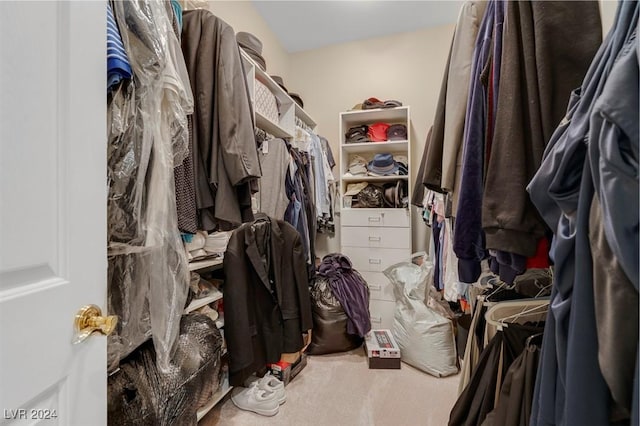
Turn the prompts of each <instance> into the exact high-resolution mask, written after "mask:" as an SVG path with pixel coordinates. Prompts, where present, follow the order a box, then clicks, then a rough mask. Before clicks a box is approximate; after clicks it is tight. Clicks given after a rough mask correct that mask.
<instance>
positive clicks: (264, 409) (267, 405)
mask: <svg viewBox="0 0 640 426" xmlns="http://www.w3.org/2000/svg"><path fill="white" fill-rule="evenodd" d="M231 401H233V403H234V404H235V406H236V407H238V408H239V409H241V410H246V411H253V412H254V413H257V414H260V415H263V416H275V415H276V414H278V411H279V409H280V404H279V403H278V398H277V396H276V394H275V392H270V391H267V390H264V389H260V388H259V387H258V382H257V381H256V382H253V383H252V384H251V385H250V386H249V387H248V388H240V387H238V388H234V389H233V392H232V394H231Z"/></svg>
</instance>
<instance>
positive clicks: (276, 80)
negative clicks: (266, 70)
mask: <svg viewBox="0 0 640 426" xmlns="http://www.w3.org/2000/svg"><path fill="white" fill-rule="evenodd" d="M271 78H272V79H273V81H275V82H276V83H278V86H280V87H282V90H284V91H285V92H287V93H289V91H288V90H287V87H286V86H285V85H284V80H283V79H282V77H280V76H279V75H272V76H271Z"/></svg>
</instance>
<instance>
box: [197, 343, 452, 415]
mask: <svg viewBox="0 0 640 426" xmlns="http://www.w3.org/2000/svg"><path fill="white" fill-rule="evenodd" d="M458 379H459V376H457V375H456V376H450V377H445V378H441V379H439V378H436V377H433V376H431V375H429V374H427V373H423V372H422V371H420V370H417V369H415V368H413V367H411V366H409V365H407V364H404V363H403V364H402V368H401V369H400V370H369V368H368V366H367V360H366V357H365V354H364V351H363V349H362V348H359V349H356V350H354V351H351V352H346V353H344V354H338V355H323V356H311V357H309V359H308V364H307V366H306V367H305V369H304V370H302V372H301V373H300V374H299V375H298V376H297V377H296V378H295V379H294V380H293V381H292V382H291V383H289V385H288V386H287V388H286V390H287V402H286V403H285V404H283V405H282V406H280V412H279V413H278V414H276V415H275V416H273V417H264V416H260V415H258V414H254V413H251V412H247V411H242V410H240V409H238V408H236V406H235V405H233V402H232V401H231V399H229V397H227V399H226V400H224V401H222V402H221V403H219V404H218V406H216V407H215V408H214V409H213V410H212V411H211V412H209V414H208V415H207V416H206V417H205V418H204V419H202V421H201V422H200V425H205V426H213V425H224V426H227V425H229V426H232V425H237V426H253V425H255V426H258V425H278V426H280V425H286V426H289V425H291V426H293V425H295V426H325V425H326V426H342V425H345V426H347V425H348V426H370V425H371V426H374V425H375V426H387V425H388V426H404V425H407V426H418V425H419V426H444V425H446V424H447V421H448V419H449V412H450V411H451V407H453V404H454V403H455V400H456V398H457V387H458Z"/></svg>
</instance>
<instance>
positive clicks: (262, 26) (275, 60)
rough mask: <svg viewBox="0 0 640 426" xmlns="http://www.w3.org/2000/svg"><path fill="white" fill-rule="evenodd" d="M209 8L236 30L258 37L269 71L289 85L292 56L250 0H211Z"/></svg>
mask: <svg viewBox="0 0 640 426" xmlns="http://www.w3.org/2000/svg"><path fill="white" fill-rule="evenodd" d="M209 10H210V11H211V13H213V14H214V15H216V16H217V17H219V18H220V19H222V20H224V21H225V22H226V23H228V24H229V25H231V26H232V27H233V29H234V30H235V31H236V32H240V31H246V32H249V33H251V34H253V35H255V36H256V37H258V38H259V39H260V41H261V42H262V56H263V57H264V59H265V61H266V63H267V73H269V74H271V75H279V76H281V77H282V78H283V79H284V81H285V84H287V85H288V76H289V74H290V56H289V54H288V53H287V51H285V50H284V48H283V47H282V45H281V44H280V41H278V39H277V37H276V35H275V34H274V32H273V31H271V28H269V26H268V25H267V23H266V21H265V20H264V19H263V18H262V16H260V14H259V13H258V11H257V10H256V8H255V7H253V5H252V4H251V2H250V1H224V0H213V1H209Z"/></svg>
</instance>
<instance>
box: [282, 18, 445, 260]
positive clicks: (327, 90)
mask: <svg viewBox="0 0 640 426" xmlns="http://www.w3.org/2000/svg"><path fill="white" fill-rule="evenodd" d="M453 29H454V26H453V25H447V26H441V27H436V28H431V29H425V30H420V31H414V32H409V33H403V34H396V35H392V36H387V37H379V38H372V39H368V40H362V41H355V42H350V43H345V44H340V45H335V46H329V47H324V48H320V49H315V50H310V51H306V52H301V53H296V54H292V55H291V70H292V73H291V75H290V76H289V81H290V83H289V85H290V86H291V87H294V88H295V89H296V90H297V91H298V93H300V95H301V96H302V98H303V100H304V106H305V110H306V111H307V112H309V114H310V115H311V116H312V117H313V118H314V120H316V122H317V123H318V130H319V133H320V134H322V135H323V136H325V137H326V138H327V139H329V141H330V143H331V148H332V150H333V152H334V154H335V156H336V159H337V158H338V155H339V143H340V135H339V134H338V132H339V123H338V121H339V120H338V114H339V113H340V112H341V111H346V110H349V109H350V108H352V107H353V106H354V105H355V104H357V103H360V102H362V101H363V100H364V99H366V98H369V97H372V96H373V97H377V98H378V99H381V100H388V99H396V100H399V101H401V102H402V103H403V104H404V105H409V106H410V107H411V141H412V149H411V155H412V160H411V162H412V164H411V168H412V171H413V173H412V174H413V176H412V177H411V182H412V183H413V181H414V180H415V173H416V171H417V168H418V165H419V164H420V158H421V155H422V151H423V149H424V143H425V138H426V134H427V130H428V128H429V126H430V125H431V124H432V123H433V118H434V114H435V109H436V101H437V99H438V95H439V93H440V85H441V82H442V76H443V73H444V69H445V65H446V61H447V55H448V52H449V46H450V44H451V38H452V36H453ZM418 216H419V214H417V210H416V209H415V208H414V215H413V218H414V222H413V233H414V235H413V246H414V250H424V249H425V247H428V245H427V244H428V243H427V238H428V228H427V227H426V226H425V225H424V224H423V223H422V221H421V219H420V218H419V217H418ZM339 249H340V244H339V239H338V236H337V235H336V237H335V238H328V237H326V236H325V235H319V236H318V247H317V252H318V253H317V254H318V255H319V256H321V255H323V254H325V253H327V252H331V251H339Z"/></svg>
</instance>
